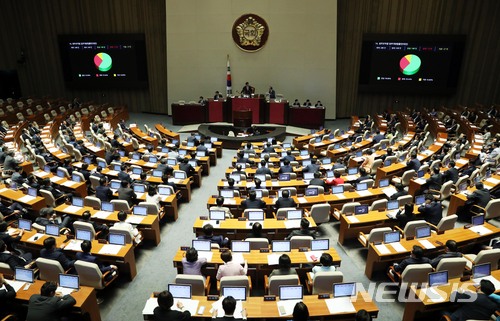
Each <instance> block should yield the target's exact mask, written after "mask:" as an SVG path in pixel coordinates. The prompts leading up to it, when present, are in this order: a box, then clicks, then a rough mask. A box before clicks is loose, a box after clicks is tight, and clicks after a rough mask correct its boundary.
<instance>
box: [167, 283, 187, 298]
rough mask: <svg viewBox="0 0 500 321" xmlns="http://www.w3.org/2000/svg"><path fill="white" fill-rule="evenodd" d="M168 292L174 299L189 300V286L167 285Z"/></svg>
mask: <svg viewBox="0 0 500 321" xmlns="http://www.w3.org/2000/svg"><path fill="white" fill-rule="evenodd" d="M168 292H170V294H172V297H174V299H188V300H189V299H191V293H192V291H191V284H169V285H168Z"/></svg>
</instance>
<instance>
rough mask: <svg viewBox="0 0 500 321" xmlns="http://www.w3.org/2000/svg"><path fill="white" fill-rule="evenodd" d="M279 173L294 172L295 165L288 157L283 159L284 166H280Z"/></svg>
mask: <svg viewBox="0 0 500 321" xmlns="http://www.w3.org/2000/svg"><path fill="white" fill-rule="evenodd" d="M285 157H286V156H285ZM278 173H280V174H283V173H293V167H292V165H290V161H289V160H288V159H287V158H285V160H284V161H283V166H281V167H280V169H279V171H278Z"/></svg>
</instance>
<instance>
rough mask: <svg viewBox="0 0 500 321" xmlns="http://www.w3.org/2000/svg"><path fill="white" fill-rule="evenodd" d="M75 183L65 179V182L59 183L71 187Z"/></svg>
mask: <svg viewBox="0 0 500 321" xmlns="http://www.w3.org/2000/svg"><path fill="white" fill-rule="evenodd" d="M76 184H78V183H77V182H73V181H66V182H64V183H62V184H61V185H62V186H66V187H73V185H76Z"/></svg>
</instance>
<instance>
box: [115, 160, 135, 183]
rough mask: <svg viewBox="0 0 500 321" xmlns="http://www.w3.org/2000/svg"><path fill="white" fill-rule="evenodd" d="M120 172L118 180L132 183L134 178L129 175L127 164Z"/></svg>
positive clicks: (123, 165)
mask: <svg viewBox="0 0 500 321" xmlns="http://www.w3.org/2000/svg"><path fill="white" fill-rule="evenodd" d="M120 169H121V170H120V171H119V172H118V179H119V180H120V181H122V182H123V181H127V182H128V183H132V177H130V175H129V173H128V167H127V165H125V164H122V166H121V167H120Z"/></svg>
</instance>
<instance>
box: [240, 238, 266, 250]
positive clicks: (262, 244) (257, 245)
mask: <svg viewBox="0 0 500 321" xmlns="http://www.w3.org/2000/svg"><path fill="white" fill-rule="evenodd" d="M245 241H247V242H250V250H260V249H264V248H266V249H267V248H269V240H268V239H266V238H258V237H249V238H247V239H245Z"/></svg>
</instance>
